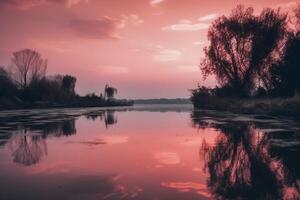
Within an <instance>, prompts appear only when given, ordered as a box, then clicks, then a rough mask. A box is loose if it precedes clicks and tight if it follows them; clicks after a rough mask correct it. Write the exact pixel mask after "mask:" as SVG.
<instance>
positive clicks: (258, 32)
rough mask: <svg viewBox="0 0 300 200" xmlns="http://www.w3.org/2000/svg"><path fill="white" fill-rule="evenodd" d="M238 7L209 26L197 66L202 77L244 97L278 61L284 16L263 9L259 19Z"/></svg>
mask: <svg viewBox="0 0 300 200" xmlns="http://www.w3.org/2000/svg"><path fill="white" fill-rule="evenodd" d="M253 12H254V11H253V8H252V7H248V8H245V7H243V6H241V5H239V6H237V7H236V8H235V9H233V10H232V13H231V14H230V16H229V17H226V16H222V17H219V18H218V19H217V20H215V21H214V22H213V24H212V25H211V27H210V28H209V31H208V40H209V41H210V44H209V46H207V47H205V48H204V53H205V58H204V60H203V61H202V63H201V70H202V73H203V75H204V77H207V76H208V75H215V76H216V79H217V81H218V83H219V84H220V85H221V86H227V87H228V86H229V87H230V88H231V89H232V90H233V92H234V93H235V94H236V95H237V96H241V97H242V96H248V95H249V94H250V93H251V91H252V90H253V89H254V88H255V86H256V85H257V82H258V79H259V78H262V77H263V74H264V72H265V71H266V69H267V68H268V67H269V66H270V65H271V64H272V63H274V62H275V60H276V59H278V57H279V56H278V55H279V52H280V49H281V45H282V43H283V41H284V38H285V37H284V36H285V32H286V31H285V30H286V23H287V22H286V21H287V20H286V18H287V16H286V14H282V13H280V11H279V10H272V9H264V10H263V11H262V12H261V14H260V15H258V16H256V15H254V13H253Z"/></svg>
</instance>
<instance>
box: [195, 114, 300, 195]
mask: <svg viewBox="0 0 300 200" xmlns="http://www.w3.org/2000/svg"><path fill="white" fill-rule="evenodd" d="M191 117H192V119H193V125H194V127H197V128H200V129H203V128H208V127H211V128H214V129H216V130H217V131H219V132H220V134H219V135H218V136H217V138H216V139H215V144H213V145H212V144H208V143H207V142H206V141H205V140H204V141H203V143H202V147H201V151H200V152H201V153H200V154H201V158H203V159H204V162H205V165H204V170H205V171H207V172H208V174H209V177H208V180H207V186H208V187H209V189H210V191H211V192H212V194H213V195H214V196H215V197H216V198H217V199H299V198H300V195H299V192H300V190H299V189H300V188H299V173H297V172H298V171H299V170H297V169H299V164H298V163H299V162H294V161H291V159H296V160H298V161H299V159H298V158H297V157H299V156H296V155H295V154H294V155H291V154H290V153H291V152H293V153H295V150H296V149H295V148H292V149H291V148H290V147H289V146H287V147H286V148H281V149H280V150H279V151H277V150H278V147H276V146H274V145H273V144H272V141H273V140H275V139H277V140H278V139H279V138H278V135H277V134H274V133H272V132H271V133H268V134H263V133H262V132H260V131H259V129H257V127H259V124H258V123H255V120H254V121H251V120H249V121H248V120H236V121H234V120H228V119H229V118H228V119H224V118H222V117H220V118H219V120H218V118H216V117H215V119H214V120H211V119H210V118H209V117H208V116H207V115H205V116H203V113H201V112H197V111H195V112H193V113H192V115H191ZM285 134H286V133H285ZM285 137H288V136H285ZM290 137H291V135H290ZM285 139H286V138H283V137H281V138H280V140H283V142H285V141H284V140H285ZM295 139H296V138H293V141H297V140H295ZM298 139H299V138H298ZM298 141H299V140H298ZM280 151H281V152H280ZM289 152H290V153H289ZM299 152H300V151H299V146H298V152H297V153H299Z"/></svg>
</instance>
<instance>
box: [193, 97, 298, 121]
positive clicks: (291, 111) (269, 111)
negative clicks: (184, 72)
mask: <svg viewBox="0 0 300 200" xmlns="http://www.w3.org/2000/svg"><path fill="white" fill-rule="evenodd" d="M193 105H194V107H195V108H198V109H206V110H216V111H226V112H232V113H237V114H264V115H276V116H279V115H284V116H295V117H300V96H296V97H293V98H288V99H281V98H274V99H273V98H262V99H239V98H230V97H227V98H225V97H213V96H210V97H201V98H199V99H197V101H195V102H193Z"/></svg>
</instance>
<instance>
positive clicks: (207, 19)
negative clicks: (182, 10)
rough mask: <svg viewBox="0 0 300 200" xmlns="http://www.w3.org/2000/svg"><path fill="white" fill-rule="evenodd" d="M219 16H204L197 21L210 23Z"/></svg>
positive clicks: (215, 14)
mask: <svg viewBox="0 0 300 200" xmlns="http://www.w3.org/2000/svg"><path fill="white" fill-rule="evenodd" d="M218 16H219V15H218V14H217V13H212V14H209V15H205V16H203V17H199V19H198V20H199V21H200V22H205V21H211V20H214V19H216V18H217V17H218Z"/></svg>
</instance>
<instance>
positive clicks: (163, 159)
mask: <svg viewBox="0 0 300 200" xmlns="http://www.w3.org/2000/svg"><path fill="white" fill-rule="evenodd" d="M154 158H155V159H157V160H158V161H159V162H160V163H161V164H163V165H175V164H179V163H180V157H179V156H178V154H177V153H173V152H160V153H157V154H155V155H154Z"/></svg>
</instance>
